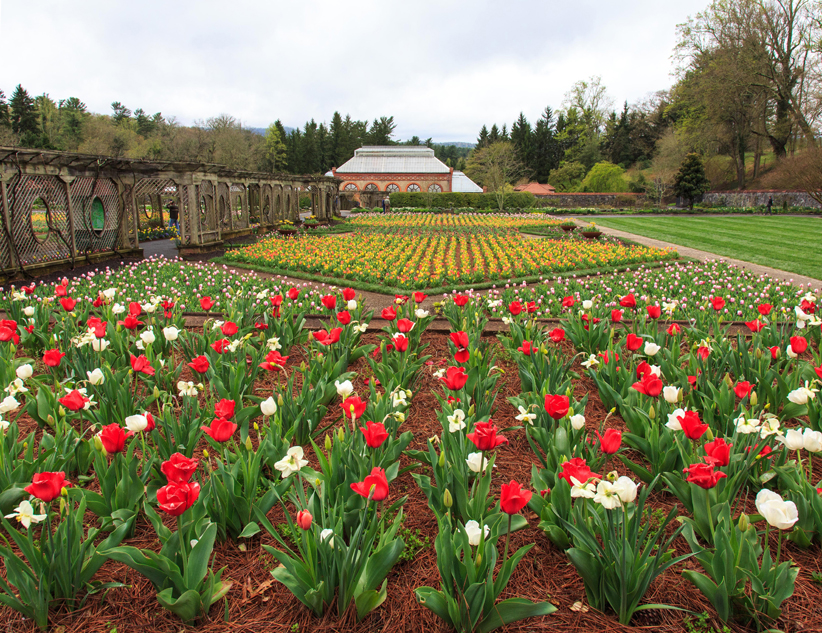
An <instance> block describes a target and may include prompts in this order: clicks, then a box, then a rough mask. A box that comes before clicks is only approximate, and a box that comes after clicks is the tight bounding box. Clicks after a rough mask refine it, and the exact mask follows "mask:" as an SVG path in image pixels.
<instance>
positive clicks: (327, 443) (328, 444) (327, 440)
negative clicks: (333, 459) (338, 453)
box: [325, 433, 332, 451]
mask: <svg viewBox="0 0 822 633" xmlns="http://www.w3.org/2000/svg"><path fill="white" fill-rule="evenodd" d="M331 446H332V443H331V436H330V435H329V434H328V433H326V434H325V450H327V451H330V450H331Z"/></svg>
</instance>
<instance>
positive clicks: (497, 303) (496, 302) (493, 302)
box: [488, 299, 502, 310]
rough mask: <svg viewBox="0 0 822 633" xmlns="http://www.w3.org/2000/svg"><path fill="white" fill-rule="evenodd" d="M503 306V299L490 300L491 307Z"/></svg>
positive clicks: (489, 305)
mask: <svg viewBox="0 0 822 633" xmlns="http://www.w3.org/2000/svg"><path fill="white" fill-rule="evenodd" d="M501 306H502V299H494V300H489V301H488V307H489V308H490V309H492V310H493V309H494V308H499V307H501Z"/></svg>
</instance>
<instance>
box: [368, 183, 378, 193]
mask: <svg viewBox="0 0 822 633" xmlns="http://www.w3.org/2000/svg"><path fill="white" fill-rule="evenodd" d="M365 190H366V191H379V190H380V188H379V187H378V186H377V185H375V184H374V183H373V182H369V183H368V184H367V185H365Z"/></svg>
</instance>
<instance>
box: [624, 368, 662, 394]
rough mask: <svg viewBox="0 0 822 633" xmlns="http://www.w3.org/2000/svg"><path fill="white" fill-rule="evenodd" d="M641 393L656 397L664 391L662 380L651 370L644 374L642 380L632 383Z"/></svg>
mask: <svg viewBox="0 0 822 633" xmlns="http://www.w3.org/2000/svg"><path fill="white" fill-rule="evenodd" d="M631 386H632V387H633V388H634V389H635V390H636V391H638V392H639V393H641V394H643V395H645V396H649V397H651V398H656V397H657V396H659V394H660V393H662V381H661V380H660V379H659V378H658V377H657V376H656V375H655V374H652V373H651V372H650V371H649V372H647V373H645V374H643V375H642V380H641V381H639V382H635V383H634V384H633V385H631Z"/></svg>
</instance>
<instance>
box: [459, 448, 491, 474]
mask: <svg viewBox="0 0 822 633" xmlns="http://www.w3.org/2000/svg"><path fill="white" fill-rule="evenodd" d="M465 463H466V464H468V468H470V469H471V472H475V473H478V472H480V469H481V470H482V472H485V469H486V468H488V458H487V457H486V458H485V459H483V458H482V453H480V452H479V451H477V452H476V453H468V459H466V460H465ZM494 468H496V466H494Z"/></svg>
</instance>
